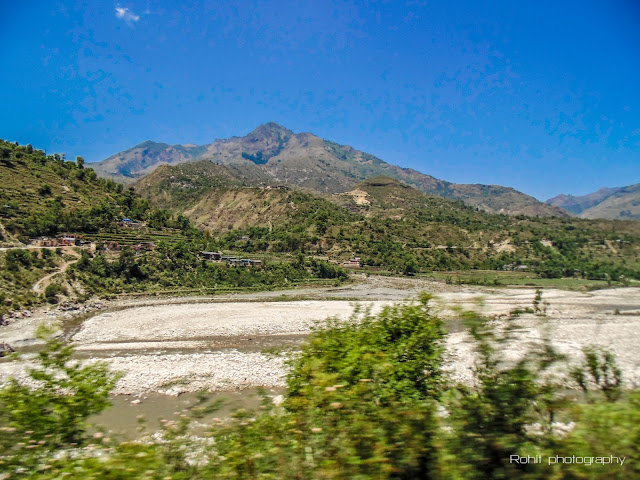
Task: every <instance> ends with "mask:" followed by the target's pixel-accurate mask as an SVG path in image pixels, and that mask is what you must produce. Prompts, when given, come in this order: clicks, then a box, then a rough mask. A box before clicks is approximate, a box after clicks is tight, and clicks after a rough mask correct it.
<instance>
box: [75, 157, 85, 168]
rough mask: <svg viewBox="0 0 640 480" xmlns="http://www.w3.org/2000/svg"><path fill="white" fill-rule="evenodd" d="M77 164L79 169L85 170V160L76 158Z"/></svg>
mask: <svg viewBox="0 0 640 480" xmlns="http://www.w3.org/2000/svg"><path fill="white" fill-rule="evenodd" d="M76 164H77V165H78V168H80V169H82V168H84V158H82V157H76Z"/></svg>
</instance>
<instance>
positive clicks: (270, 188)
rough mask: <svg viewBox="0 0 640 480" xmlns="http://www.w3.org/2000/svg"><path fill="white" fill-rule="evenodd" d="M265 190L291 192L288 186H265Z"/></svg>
mask: <svg viewBox="0 0 640 480" xmlns="http://www.w3.org/2000/svg"><path fill="white" fill-rule="evenodd" d="M264 189H265V190H291V187H290V186H288V185H267V186H266V187H264Z"/></svg>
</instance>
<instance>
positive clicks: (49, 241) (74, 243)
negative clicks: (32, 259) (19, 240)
mask: <svg viewBox="0 0 640 480" xmlns="http://www.w3.org/2000/svg"><path fill="white" fill-rule="evenodd" d="M92 243H93V242H91V241H89V240H84V239H83V238H82V237H78V236H76V235H69V234H64V235H61V236H59V237H56V238H51V237H38V238H34V239H33V240H31V243H30V244H31V245H32V246H34V247H89V246H91V244H92ZM125 246H126V245H121V244H120V243H118V242H105V243H103V244H102V249H103V250H105V251H107V252H119V251H121V250H122V249H124V248H125ZM131 248H133V250H134V251H135V252H136V253H139V252H145V251H151V250H155V249H156V244H155V243H153V242H138V243H136V244H134V245H131Z"/></svg>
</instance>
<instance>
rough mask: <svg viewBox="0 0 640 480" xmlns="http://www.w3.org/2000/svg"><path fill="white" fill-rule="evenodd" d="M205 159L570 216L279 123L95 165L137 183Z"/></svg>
mask: <svg viewBox="0 0 640 480" xmlns="http://www.w3.org/2000/svg"><path fill="white" fill-rule="evenodd" d="M199 159H206V160H210V161H212V162H214V163H217V164H221V165H225V166H241V167H243V168H244V169H245V170H250V171H251V179H250V180H249V182H248V183H250V184H251V185H253V186H266V185H270V184H284V185H291V186H299V187H303V188H307V189H310V190H313V191H316V192H320V193H329V194H331V193H343V192H346V191H348V190H350V189H351V188H352V187H353V186H354V185H356V184H357V183H358V182H360V181H362V180H366V179H368V178H371V177H374V176H377V175H386V176H389V177H391V178H396V179H398V180H401V181H403V182H405V183H408V184H410V185H412V186H414V187H415V188H417V189H418V190H420V191H422V192H423V193H427V194H432V195H437V196H441V197H445V198H451V199H454V200H456V199H457V200H462V201H464V202H465V203H467V204H468V205H471V206H473V207H478V208H480V209H482V210H485V211H488V212H492V213H507V214H511V215H519V214H525V215H540V216H569V214H568V212H566V211H565V210H563V209H560V208H557V207H554V206H550V205H545V204H543V203H542V202H539V201H537V200H536V199H535V198H533V197H531V196H529V195H526V194H524V193H522V192H518V191H517V190H515V189H513V188H509V187H502V186H498V185H480V184H468V185H463V184H455V183H451V182H447V181H445V180H440V179H437V178H434V177H432V176H430V175H426V174H424V173H421V172H418V171H416V170H413V169H410V168H401V167H398V166H395V165H390V164H388V163H386V162H384V161H383V160H381V159H379V158H377V157H375V156H374V155H371V154H368V153H366V152H362V151H360V150H356V149H354V148H352V147H350V146H347V145H340V144H338V143H335V142H331V141H328V140H324V139H322V138H320V137H318V136H316V135H313V134H311V133H298V134H296V133H293V132H292V131H291V130H289V129H287V128H285V127H283V126H281V125H278V124H276V123H273V122H270V123H267V124H264V125H260V126H259V127H257V128H256V129H255V130H253V131H252V132H250V133H249V134H248V135H245V136H244V137H232V138H229V139H221V140H216V141H214V142H213V143H211V144H208V145H201V146H195V145H167V144H161V143H156V142H151V141H147V142H144V143H141V144H139V145H136V146H135V147H132V148H130V149H128V150H125V151H123V152H119V153H117V154H115V155H112V156H111V157H109V158H107V159H105V160H103V161H101V162H98V163H95V164H92V166H93V168H94V169H95V170H96V171H97V172H98V174H99V175H102V176H105V177H109V178H114V179H117V180H118V181H126V182H131V181H134V180H136V179H139V178H140V177H142V176H144V175H146V174H149V173H151V172H152V171H153V170H154V169H155V168H157V167H158V166H160V165H175V164H180V163H186V162H192V161H196V160H199ZM240 178H241V179H242V180H243V181H247V180H248V179H246V178H243V177H240Z"/></svg>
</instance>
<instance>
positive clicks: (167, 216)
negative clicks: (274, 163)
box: [0, 141, 346, 322]
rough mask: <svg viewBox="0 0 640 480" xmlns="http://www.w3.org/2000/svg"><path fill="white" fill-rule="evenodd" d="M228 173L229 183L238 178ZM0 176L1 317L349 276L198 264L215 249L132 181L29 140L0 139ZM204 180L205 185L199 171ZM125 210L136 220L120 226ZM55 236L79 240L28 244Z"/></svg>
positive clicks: (316, 266) (309, 268) (320, 265)
mask: <svg viewBox="0 0 640 480" xmlns="http://www.w3.org/2000/svg"><path fill="white" fill-rule="evenodd" d="M195 173H199V172H198V171H197V170H196V172H195ZM195 177H196V178H197V175H195ZM215 178H216V179H217V180H216V181H217V182H218V183H217V185H222V184H225V183H224V182H225V180H224V178H225V177H224V176H223V175H222V174H221V173H219V174H217V175H216V177H215ZM174 180H175V181H177V182H178V183H179V182H181V180H180V179H177V180H176V179H175V178H174V179H172V181H174ZM228 180H229V185H241V184H242V183H241V182H237V181H235V180H233V179H231V178H230V179H228ZM0 181H1V182H2V190H1V191H0V206H1V211H0V242H2V245H3V247H4V248H3V249H2V250H0V322H1V321H2V320H3V315H5V314H6V313H8V312H10V311H15V310H20V309H24V308H30V307H32V306H36V305H38V304H41V303H43V302H50V303H57V302H58V301H61V300H63V299H67V300H86V299H88V298H91V297H92V296H94V295H111V294H137V293H151V292H172V293H174V294H175V293H182V294H188V293H192V292H200V293H201V292H205V291H210V292H211V291H218V290H225V289H234V288H273V287H274V286H278V285H286V284H288V285H291V284H295V283H296V282H308V281H313V280H318V279H333V280H335V279H338V280H340V279H344V278H345V277H346V275H345V274H344V272H342V271H341V270H340V269H337V268H335V267H332V266H329V265H328V264H325V263H324V262H321V261H317V260H313V261H308V262H306V261H304V260H303V261H297V262H295V263H294V262H292V261H291V259H288V261H282V260H281V259H278V258H273V257H270V258H268V259H267V258H263V260H264V261H263V264H262V266H261V267H259V268H252V269H251V271H249V270H248V269H241V268H231V267H228V266H227V265H223V264H211V263H206V262H203V261H202V260H201V259H200V258H199V257H198V252H199V251H201V250H207V249H209V250H210V249H212V248H214V247H215V245H214V244H213V243H212V242H213V241H212V239H211V238H210V237H209V236H208V235H207V234H206V232H204V231H202V230H197V229H195V228H193V227H192V226H191V223H190V222H189V220H188V219H187V218H186V217H184V216H182V215H180V214H179V213H176V212H170V211H168V210H165V209H158V208H156V207H154V206H152V205H151V203H150V202H149V201H148V200H145V199H142V198H141V197H140V196H139V195H138V194H137V193H135V192H134V191H133V190H132V189H128V188H127V189H125V188H123V186H122V185H120V184H117V183H115V182H113V181H112V180H105V179H102V178H98V177H97V175H96V174H95V172H94V171H93V170H92V169H89V168H85V166H84V164H83V161H82V159H81V158H80V159H77V161H76V162H70V161H66V160H65V159H64V158H63V157H61V156H59V155H46V154H45V153H44V152H42V151H40V150H35V149H33V148H32V147H31V146H30V145H28V146H19V145H17V144H13V143H9V142H6V141H1V143H0ZM202 181H206V182H207V185H209V184H210V180H206V178H203V180H202ZM191 182H192V183H190V184H189V185H183V184H181V185H182V187H183V188H185V189H186V190H187V191H191V190H195V191H198V185H199V184H198V182H197V181H196V180H192V181H191ZM192 187H193V188H192ZM169 197H170V198H172V199H175V198H176V197H175V195H169ZM189 198H191V197H189V196H188V195H187V196H186V197H185V198H184V199H183V200H182V202H183V204H187V203H188V200H189ZM301 202H302V203H304V202H303V201H301ZM158 203H159V204H162V202H161V201H160V200H159V201H158ZM170 204H171V203H168V204H167V205H170ZM172 206H174V205H172ZM123 218H127V219H130V220H132V221H133V222H134V223H135V224H136V227H135V228H133V227H128V226H124V225H122V224H121V223H122V219H123ZM62 234H71V235H74V236H76V237H79V238H81V239H82V240H83V242H85V243H84V244H82V245H81V246H78V245H75V246H74V245H67V246H61V245H59V244H58V243H54V244H53V246H45V247H42V246H41V245H34V244H32V243H31V242H32V241H33V240H34V239H35V238H36V237H41V236H42V237H47V238H48V239H52V238H55V237H59V236H61V235H62ZM47 241H50V240H47ZM104 246H109V248H108V249H105V248H103V247H104ZM261 258H262V257H261ZM285 260H286V259H285Z"/></svg>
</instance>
